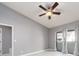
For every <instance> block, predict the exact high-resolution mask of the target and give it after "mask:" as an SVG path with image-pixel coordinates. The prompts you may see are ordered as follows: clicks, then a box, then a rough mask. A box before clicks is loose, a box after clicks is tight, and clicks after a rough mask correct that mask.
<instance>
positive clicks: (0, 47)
mask: <svg viewBox="0 0 79 59" xmlns="http://www.w3.org/2000/svg"><path fill="white" fill-rule="evenodd" d="M0 55H2V28H0Z"/></svg>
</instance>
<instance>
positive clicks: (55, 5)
mask: <svg viewBox="0 0 79 59" xmlns="http://www.w3.org/2000/svg"><path fill="white" fill-rule="evenodd" d="M58 5H59V3H58V2H55V3H54V5H53V6H52V10H54V9H55V8H56V7H57V6H58Z"/></svg>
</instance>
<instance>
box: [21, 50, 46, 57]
mask: <svg viewBox="0 0 79 59" xmlns="http://www.w3.org/2000/svg"><path fill="white" fill-rule="evenodd" d="M44 51H45V50H39V51H35V52H31V53H27V54H24V55H21V56H30V55H33V54H37V53H41V52H44Z"/></svg>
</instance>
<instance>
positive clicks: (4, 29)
mask: <svg viewBox="0 0 79 59" xmlns="http://www.w3.org/2000/svg"><path fill="white" fill-rule="evenodd" d="M0 55H1V56H12V27H11V26H5V25H0Z"/></svg>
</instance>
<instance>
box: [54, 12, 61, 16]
mask: <svg viewBox="0 0 79 59" xmlns="http://www.w3.org/2000/svg"><path fill="white" fill-rule="evenodd" d="M53 14H56V15H60V14H61V13H60V12H53Z"/></svg>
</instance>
